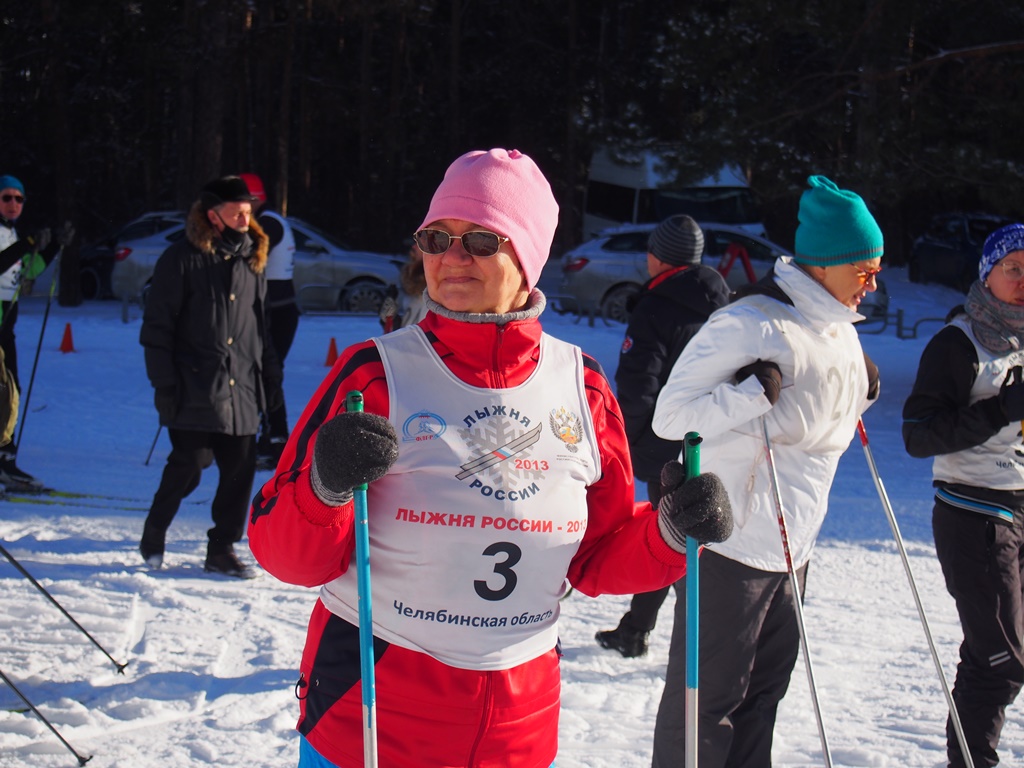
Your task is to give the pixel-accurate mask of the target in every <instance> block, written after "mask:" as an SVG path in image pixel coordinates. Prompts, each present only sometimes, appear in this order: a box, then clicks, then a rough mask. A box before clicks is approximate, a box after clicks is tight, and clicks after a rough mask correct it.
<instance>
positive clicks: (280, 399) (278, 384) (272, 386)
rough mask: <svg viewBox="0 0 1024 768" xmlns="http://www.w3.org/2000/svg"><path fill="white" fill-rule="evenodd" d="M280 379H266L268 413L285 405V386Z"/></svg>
mask: <svg viewBox="0 0 1024 768" xmlns="http://www.w3.org/2000/svg"><path fill="white" fill-rule="evenodd" d="M282 384H283V382H282V381H281V380H280V379H264V380H263V390H264V393H265V395H266V398H267V413H273V412H274V411H276V410H278V409H280V408H281V407H282V406H283V405H284V387H283V386H282Z"/></svg>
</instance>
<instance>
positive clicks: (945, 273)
mask: <svg viewBox="0 0 1024 768" xmlns="http://www.w3.org/2000/svg"><path fill="white" fill-rule="evenodd" d="M1011 223H1012V221H1011V220H1010V219H1006V218H1003V217H1001V216H994V215H992V214H988V213H943V214H940V215H938V216H935V217H934V218H933V219H932V222H931V224H930V225H929V226H928V230H927V231H926V232H925V233H924V234H923V235H921V236H920V237H919V238H917V239H916V240H915V241H914V246H913V248H912V249H911V252H910V264H909V269H908V272H909V276H910V281H911V282H913V283H941V284H942V285H948V286H950V287H952V288H957V289H959V290H961V291H963V292H965V293H966V292H967V289H968V288H970V287H971V283H973V282H974V281H975V280H977V279H978V260H979V259H980V258H981V247H982V246H983V245H984V244H985V238H987V237H988V236H989V235H990V234H992V233H993V232H994V231H995V230H997V229H999V228H1000V227H1002V226H1005V225H1006V224H1011Z"/></svg>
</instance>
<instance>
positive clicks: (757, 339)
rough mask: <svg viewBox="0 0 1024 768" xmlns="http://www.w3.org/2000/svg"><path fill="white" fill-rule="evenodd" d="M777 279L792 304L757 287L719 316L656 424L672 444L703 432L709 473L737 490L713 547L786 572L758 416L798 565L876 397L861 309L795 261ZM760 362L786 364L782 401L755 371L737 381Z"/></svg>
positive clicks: (698, 339)
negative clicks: (725, 534)
mask: <svg viewBox="0 0 1024 768" xmlns="http://www.w3.org/2000/svg"><path fill="white" fill-rule="evenodd" d="M775 282H776V284H777V285H778V287H779V288H781V289H782V291H783V292H784V293H785V294H786V295H787V296H788V297H789V298H790V299H791V300H792V302H793V306H790V305H788V304H784V303H782V302H781V301H778V300H776V299H773V298H770V297H768V296H764V295H753V296H746V297H744V298H741V299H739V300H737V301H736V302H734V303H733V304H730V305H729V306H727V307H724V308H722V309H720V310H718V311H717V312H715V313H714V314H713V315H711V317H710V318H709V319H708V322H707V323H706V324H705V325H704V327H703V328H701V330H700V331H699V332H698V333H697V335H696V336H694V338H693V339H692V340H691V341H690V343H689V344H688V345H687V346H686V349H684V350H683V354H682V355H681V356H680V358H679V360H678V361H677V362H676V364H675V366H674V367H673V369H672V373H671V375H670V376H669V379H668V381H667V382H666V384H665V387H664V388H663V389H662V391H661V394H660V395H659V397H658V403H657V406H656V408H655V412H654V421H653V426H654V431H655V432H656V433H657V434H659V435H660V436H661V437H664V438H666V439H670V440H681V439H683V437H684V436H685V435H686V433H687V432H691V431H692V432H697V433H699V434H700V435H701V437H702V438H703V442H702V444H701V471H702V472H714V473H715V474H717V475H718V476H719V477H720V478H721V479H722V482H723V483H724V484H725V486H726V488H727V490H728V492H729V499H730V501H731V503H732V509H733V515H734V517H735V527H734V530H733V534H732V536H731V537H729V539H728V540H727V541H724V542H722V543H720V544H713V545H710V548H711V549H713V550H714V551H715V552H717V553H718V554H721V555H723V556H725V557H728V558H730V559H732V560H737V561H739V562H741V563H744V564H745V565H748V566H751V567H753V568H758V569H761V570H765V571H776V572H784V571H786V560H785V554H784V552H783V548H782V538H781V535H780V533H779V524H778V515H777V512H776V508H775V501H774V497H773V494H772V488H771V484H770V483H771V480H770V475H769V470H768V465H767V461H766V458H767V456H766V451H765V442H764V433H763V431H762V426H761V418H760V417H761V416H762V415H764V416H765V419H766V421H767V428H768V433H769V436H770V438H771V441H772V452H773V456H774V459H775V469H776V472H777V474H778V477H779V486H780V495H781V497H782V504H783V509H784V511H785V515H786V525H787V529H788V534H789V543H790V552H791V554H792V558H793V563H794V566H795V567H797V568H799V567H801V566H802V565H803V564H804V563H806V562H807V560H808V559H809V558H810V556H811V551H812V549H813V548H814V542H815V539H816V538H817V536H818V531H819V530H820V529H821V525H822V523H823V522H824V519H825V513H826V511H827V509H828V493H829V489H830V488H831V486H832V479H833V477H834V476H835V471H836V466H837V464H838V462H839V457H840V456H841V455H842V453H843V451H845V450H846V448H847V447H848V446H849V444H850V441H851V440H852V438H853V436H854V434H855V431H856V426H857V420H858V419H859V418H860V415H861V413H863V412H864V410H865V409H866V408H867V407H868V405H869V401H868V399H867V391H868V378H867V371H866V368H865V363H864V353H863V350H862V349H861V346H860V339H859V338H858V336H857V331H856V330H855V329H854V327H853V323H854V322H856V321H857V320H861V319H863V316H862V315H860V314H858V313H857V312H855V311H853V310H851V309H849V308H848V307H846V306H844V305H843V304H841V303H840V302H839V301H837V300H836V299H835V298H833V296H832V295H831V294H830V293H829V292H828V291H827V290H825V288H824V287H822V286H821V285H820V284H819V283H818V282H816V281H815V280H814V279H813V278H811V277H810V276H809V275H808V274H807V273H805V272H804V271H803V270H801V269H800V268H799V267H797V266H796V265H794V264H792V263H791V261H790V259H789V258H788V257H783V258H781V259H779V260H778V261H777V262H776V265H775ZM758 359H761V360H771V361H772V362H774V363H776V364H777V365H778V366H779V368H780V370H781V371H782V391H781V394H780V396H779V401H778V403H776V405H775V406H774V407H772V406H771V405H770V403H769V402H768V399H767V398H766V397H765V395H764V390H763V389H762V387H761V385H760V383H758V381H757V379H756V378H755V377H753V376H751V377H748V378H747V379H746V380H744V381H743V382H740V383H736V381H735V375H736V371H737V370H739V369H740V368H742V367H743V366H745V365H747V364H749V363H752V362H754V361H755V360H758Z"/></svg>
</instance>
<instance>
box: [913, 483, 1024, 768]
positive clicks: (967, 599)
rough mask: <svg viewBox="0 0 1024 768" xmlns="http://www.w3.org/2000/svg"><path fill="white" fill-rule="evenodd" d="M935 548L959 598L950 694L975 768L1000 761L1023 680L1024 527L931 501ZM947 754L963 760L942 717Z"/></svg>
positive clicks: (955, 766)
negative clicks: (1010, 709) (1010, 708)
mask: <svg viewBox="0 0 1024 768" xmlns="http://www.w3.org/2000/svg"><path fill="white" fill-rule="evenodd" d="M932 532H933V534H934V536H935V552H936V554H937V555H938V557H939V563H940V564H941V565H942V574H943V576H944V577H945V579H946V589H948V590H949V594H950V595H952V596H953V599H954V600H955V601H956V609H957V612H958V613H959V614H960V624H961V626H962V627H963V631H964V641H963V643H962V644H961V645H960V663H959V664H958V665H957V669H956V682H955V684H954V686H953V701H954V702H955V703H956V709H957V714H959V715H960V723H961V725H962V726H963V730H964V736H965V737H966V739H967V745H968V747H969V748H970V751H971V757H972V758H973V760H974V765H975V766H977V767H978V768H982V767H983V766H993V765H996V764H997V763H998V762H999V758H998V756H997V755H996V747H997V746H998V744H999V734H1000V732H1001V731H1002V729H1003V723H1004V722H1005V720H1006V706H1007V705H1008V704H1011V703H1012V702H1013V700H1014V699H1015V698H1016V697H1017V694H1018V693H1019V692H1020V689H1021V686H1022V684H1024V653H1022V650H1021V636H1022V634H1024V612H1022V610H1021V604H1022V587H1021V581H1022V579H1021V576H1022V573H1024V546H1022V544H1024V533H1022V529H1021V525H1020V518H1017V522H1016V523H1015V524H1014V525H1012V526H1010V525H1005V524H1002V523H997V522H995V521H994V520H989V519H987V518H985V517H983V516H982V515H978V514H974V513H971V512H964V511H960V510H956V509H953V508H951V507H949V506H947V505H946V504H943V503H942V502H936V504H935V508H934V509H933V511H932ZM946 753H947V756H948V758H949V764H950V766H952V768H962V766H963V765H964V759H963V756H962V755H961V752H960V743H959V741H958V740H957V738H956V732H955V731H954V730H953V725H952V722H951V721H949V720H947V722H946Z"/></svg>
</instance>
